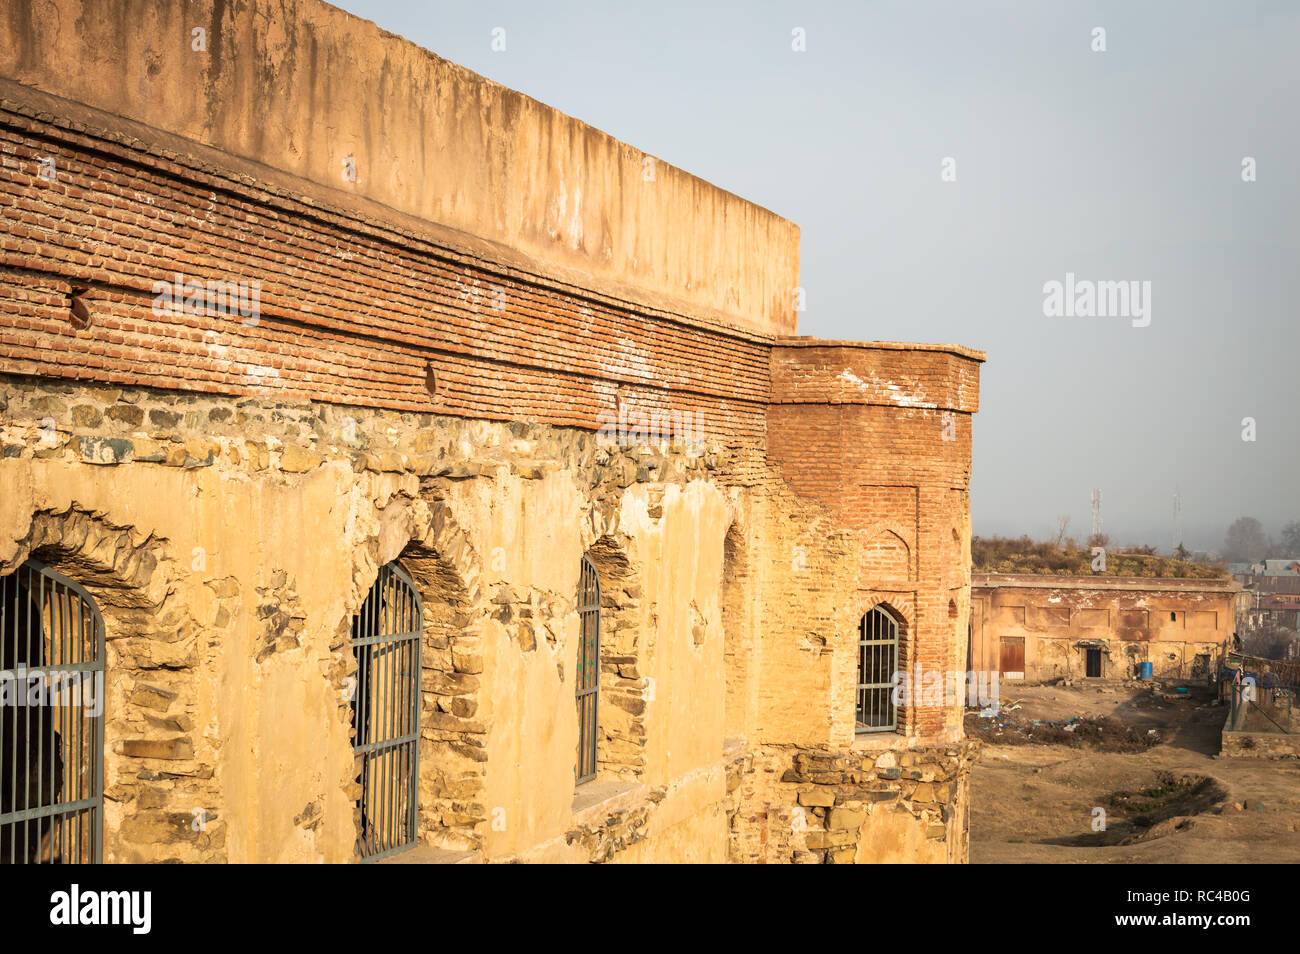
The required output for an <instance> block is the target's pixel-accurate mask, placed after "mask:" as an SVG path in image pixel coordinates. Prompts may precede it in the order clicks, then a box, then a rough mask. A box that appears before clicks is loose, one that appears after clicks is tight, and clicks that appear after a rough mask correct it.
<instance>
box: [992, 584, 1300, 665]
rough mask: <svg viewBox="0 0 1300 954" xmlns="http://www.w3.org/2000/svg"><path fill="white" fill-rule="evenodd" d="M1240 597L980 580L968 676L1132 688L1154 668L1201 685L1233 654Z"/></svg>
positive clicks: (1162, 588) (1234, 589)
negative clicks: (1143, 670) (1224, 654)
mask: <svg viewBox="0 0 1300 954" xmlns="http://www.w3.org/2000/svg"><path fill="white" fill-rule="evenodd" d="M1297 581H1300V577H1298V578H1297ZM1242 596H1243V590H1242V588H1241V586H1240V584H1238V583H1236V582H1235V581H1233V580H1231V579H1229V578H1221V579H1209V580H1206V579H1184V578H1178V579H1170V578H1152V577H1118V576H1109V577H1108V576H1048V575H1041V574H1005V573H976V574H974V575H973V576H972V579H971V624H970V668H971V669H972V670H975V671H981V670H994V669H996V670H997V671H998V672H999V673H1000V674H1001V677H1002V678H1003V679H1012V680H1014V679H1024V680H1026V681H1028V682H1045V681H1047V680H1050V679H1056V678H1059V677H1067V678H1080V677H1083V678H1107V679H1118V678H1129V677H1132V676H1135V675H1137V674H1138V673H1139V671H1140V666H1141V664H1142V663H1144V662H1149V663H1151V668H1152V671H1153V674H1154V675H1155V676H1156V677H1158V678H1165V679H1192V678H1200V677H1201V676H1202V675H1203V674H1204V673H1206V672H1208V670H1209V666H1210V665H1211V663H1212V662H1213V660H1214V658H1215V657H1216V656H1217V654H1218V653H1219V651H1220V650H1221V649H1223V648H1225V647H1227V648H1231V646H1232V640H1233V634H1234V633H1235V632H1236V629H1237V623H1238V619H1239V616H1240V613H1241V611H1242V610H1243V609H1244V601H1243V599H1242Z"/></svg>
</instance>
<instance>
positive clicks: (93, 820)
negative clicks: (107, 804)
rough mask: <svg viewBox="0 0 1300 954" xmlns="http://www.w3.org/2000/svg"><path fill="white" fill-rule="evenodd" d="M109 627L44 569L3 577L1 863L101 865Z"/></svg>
mask: <svg viewBox="0 0 1300 954" xmlns="http://www.w3.org/2000/svg"><path fill="white" fill-rule="evenodd" d="M103 712H104V620H103V617H102V616H100V613H99V608H98V607H97V606H96V605H95V601H94V599H93V598H92V597H91V595H90V594H89V593H87V592H86V591H85V590H84V589H83V588H82V587H80V586H78V585H77V584H76V583H74V582H72V581H71V580H69V579H67V578H66V577H63V576H60V575H59V574H58V573H55V572H54V571H53V570H51V569H49V568H48V567H46V566H45V565H44V564H42V563H40V562H39V561H37V560H28V561H27V562H26V563H24V564H23V565H22V566H20V567H19V568H18V569H17V570H16V571H15V572H14V573H12V574H10V575H9V576H5V577H0V862H3V863H6V864H32V863H35V864H41V863H83V864H85V863H89V864H96V863H98V862H99V861H100V860H101V857H102V850H103V826H104V716H103Z"/></svg>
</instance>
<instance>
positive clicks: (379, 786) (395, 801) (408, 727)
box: [352, 563, 424, 861]
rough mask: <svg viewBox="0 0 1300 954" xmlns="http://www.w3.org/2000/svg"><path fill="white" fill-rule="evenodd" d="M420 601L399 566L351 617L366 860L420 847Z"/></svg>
mask: <svg viewBox="0 0 1300 954" xmlns="http://www.w3.org/2000/svg"><path fill="white" fill-rule="evenodd" d="M423 632H424V627H423V614H422V610H421V606H420V594H419V593H418V592H417V591H416V589H415V584H414V583H412V582H411V578H410V577H409V576H407V575H406V572H405V571H404V570H403V569H402V568H401V567H400V566H398V565H397V564H396V563H389V564H388V565H387V566H384V567H382V568H381V569H380V570H379V576H378V578H376V580H375V584H374V586H372V587H371V588H370V593H369V595H368V596H366V599H365V602H364V603H362V604H361V609H360V610H359V611H358V612H357V615H356V616H354V617H353V618H352V651H353V653H354V654H355V655H356V658H357V675H356V680H357V682H356V689H355V692H354V694H353V697H352V728H353V731H354V736H353V747H354V749H353V750H354V751H355V753H356V754H357V755H358V756H360V758H361V774H360V775H359V776H357V781H358V782H359V783H360V785H361V798H360V799H359V800H358V807H359V808H360V810H361V821H360V826H361V827H360V833H359V836H358V839H357V850H358V852H359V854H360V856H361V860H362V861H373V860H375V859H377V858H383V857H385V856H387V855H392V854H396V853H397V852H399V851H404V850H406V849H407V848H411V847H413V846H414V845H415V839H416V824H417V813H418V810H419V777H420V771H419V769H420V644H421V643H422V642H423Z"/></svg>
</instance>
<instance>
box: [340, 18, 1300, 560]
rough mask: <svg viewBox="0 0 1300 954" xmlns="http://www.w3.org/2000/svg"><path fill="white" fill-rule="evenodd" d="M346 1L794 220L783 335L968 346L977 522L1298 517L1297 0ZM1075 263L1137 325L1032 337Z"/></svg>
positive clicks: (1145, 538) (1074, 327) (1167, 534)
mask: <svg viewBox="0 0 1300 954" xmlns="http://www.w3.org/2000/svg"><path fill="white" fill-rule="evenodd" d="M337 5H338V6H341V7H342V8H344V9H346V10H349V11H350V12H352V13H355V14H358V15H360V16H363V17H366V18H367V19H371V20H374V21H375V22H376V23H377V24H378V25H379V26H380V27H383V28H384V29H387V30H391V31H393V32H395V33H399V34H401V35H402V36H405V37H407V38H408V39H410V40H412V41H414V42H416V43H418V44H420V45H421V46H424V47H427V48H428V49H431V50H433V51H434V52H435V53H437V54H439V55H440V56H444V57H446V58H448V59H450V60H453V61H455V62H457V63H460V64H462V65H464V66H467V67H469V68H470V69H472V70H475V71H476V72H479V73H481V74H483V75H484V76H487V77H489V78H491V79H493V80H496V81H498V82H500V83H503V84H505V85H506V86H509V87H512V88H514V89H517V90H520V91H521V92H524V93H526V94H528V95H529V96H532V97H534V98H536V99H539V100H541V101H542V102H544V103H547V104H549V105H551V106H554V107H556V108H558V109H560V110H562V111H564V112H566V113H569V114H571V115H574V116H577V117H578V118H580V119H583V120H585V121H586V122H589V123H591V124H592V125H594V126H596V127H598V128H600V129H603V130H605V131H606V132H608V133H610V134H611V135H613V136H615V137H617V138H619V139H622V140H625V141H627V142H630V143H632V144H634V145H636V146H637V147H638V148H641V149H644V150H645V151H646V152H648V153H652V154H654V155H656V156H659V157H660V158H662V159H663V160H665V161H667V162H670V163H672V164H674V165H677V166H679V167H681V168H683V169H685V170H687V171H689V172H692V173H694V174H696V175H699V176H701V177H702V178H704V179H707V180H709V181H710V182H713V183H716V184H718V185H719V186H721V187H723V188H725V189H727V190H729V191H731V192H734V193H736V194H738V195H741V196H743V197H745V198H747V199H750V200H752V201H754V202H756V203H758V204H760V205H762V206H765V207H767V208H769V209H771V210H773V211H774V212H777V213H778V214H780V215H783V216H785V217H787V218H789V219H792V220H793V221H795V222H796V223H798V224H799V226H800V227H801V228H802V232H803V245H802V253H801V260H802V282H803V285H804V286H805V287H806V289H807V294H808V310H807V311H806V312H805V313H804V314H803V316H802V320H801V322H800V333H802V334H811V335H818V336H821V337H826V338H860V339H882V340H915V341H928V342H957V343H960V344H964V345H969V346H972V347H975V348H980V349H982V350H984V351H986V352H988V363H987V364H985V365H984V369H983V388H982V392H983V393H982V399H981V406H980V412H979V414H978V415H976V418H975V463H974V478H973V483H972V511H973V515H974V521H975V532H976V533H984V534H989V533H1009V534H1019V533H1030V534H1033V535H1045V534H1049V533H1054V532H1055V528H1056V524H1057V520H1058V518H1059V517H1061V516H1064V515H1069V516H1070V517H1071V524H1070V530H1071V532H1072V533H1073V532H1077V533H1078V534H1079V535H1081V536H1086V534H1087V533H1088V530H1089V525H1090V493H1091V490H1092V488H1093V487H1100V488H1101V489H1102V494H1103V501H1102V514H1103V520H1104V527H1103V529H1104V530H1105V531H1106V532H1107V533H1109V534H1110V535H1111V537H1112V539H1113V540H1114V542H1116V543H1129V542H1132V543H1144V542H1149V543H1152V544H1154V545H1156V546H1159V547H1161V548H1163V549H1167V548H1168V547H1170V546H1171V542H1172V536H1173V501H1172V498H1173V493H1174V491H1175V489H1178V490H1179V491H1180V492H1181V494H1182V510H1183V526H1184V539H1185V540H1186V542H1187V543H1188V545H1189V546H1192V547H1198V548H1199V547H1211V548H1213V547H1217V546H1219V545H1220V544H1221V542H1222V539H1223V531H1224V529H1225V528H1226V525H1227V524H1228V523H1229V522H1230V521H1231V520H1232V519H1234V518H1235V517H1237V516H1241V515H1250V516H1254V517H1257V518H1258V519H1259V520H1261V521H1262V522H1263V524H1264V526H1265V529H1266V530H1267V531H1268V532H1270V533H1271V534H1273V535H1274V536H1276V535H1277V532H1278V529H1279V528H1280V526H1281V524H1282V523H1284V522H1286V521H1288V520H1292V519H1300V481H1298V479H1297V478H1298V477H1300V413H1297V412H1298V411H1300V407H1297V404H1300V401H1298V400H1297V399H1298V397H1300V395H1298V393H1297V389H1296V387H1295V386H1294V382H1295V378H1296V373H1295V371H1296V368H1297V366H1298V365H1300V328H1298V327H1297V317H1298V316H1297V313H1296V309H1295V307H1294V302H1296V301H1297V297H1298V295H1300V277H1297V275H1298V273H1300V239H1298V238H1297V229H1300V201H1298V200H1300V184H1298V183H1297V172H1298V170H1300V102H1298V100H1300V52H1297V50H1300V3H1286V2H1266V3H1248V2H1232V3H1227V2H1220V3H1205V2H1187V0H1169V2H1153V0H1145V2H1142V3H1134V2H1131V0H1124V2H1114V3H1087V2H1073V0H1072V2H1069V3H1066V2H1061V3H1048V2H1022V3H1001V2H975V0H965V2H952V3H933V2H914V0H908V2H904V0H898V2H842V3H817V2H799V3H758V2H746V3H713V2H709V0H698V2H684V3H675V2H665V0H656V2H654V3H648V2H647V3H637V4H632V3H626V4H624V3H618V4H614V3H609V2H596V0H590V2H586V0H583V2H579V0H573V2H562V0H546V2H540V0H527V2H524V0H511V2H491V0H488V2H485V0H467V2H428V0H426V2H420V0H343V2H341V3H338V4H337ZM494 27H504V28H505V31H506V34H505V36H506V50H505V52H493V51H492V49H491V39H492V30H493V28H494ZM796 27H802V28H803V29H804V30H805V31H806V37H807V49H806V51H804V52H795V51H793V50H792V49H791V41H792V34H791V31H792V30H793V29H794V28H796ZM1096 27H1102V28H1104V30H1105V45H1106V50H1105V52H1094V51H1093V49H1092V46H1093V45H1094V43H1095V40H1094V33H1093V31H1094V28H1096ZM945 157H951V158H952V159H954V160H955V163H956V181H943V179H942V178H941V172H942V171H943V167H942V163H943V161H944V159H945ZM1244 157H1252V158H1253V159H1254V160H1255V163H1256V176H1257V179H1256V181H1254V182H1249V183H1247V182H1243V180H1242V160H1243V158H1244ZM1067 272H1073V273H1074V274H1075V275H1076V277H1077V279H1078V280H1093V281H1139V282H1142V281H1149V282H1150V283H1151V298H1150V315H1149V317H1150V324H1149V325H1148V326H1147V327H1135V326H1134V323H1133V321H1131V320H1127V319H1124V318H1087V317H1046V316H1045V315H1044V298H1045V295H1044V284H1045V283H1047V282H1050V281H1053V280H1055V281H1060V282H1062V283H1064V281H1065V276H1066V273H1067ZM1245 417H1253V418H1255V420H1256V422H1257V424H1256V426H1257V432H1256V437H1257V439H1256V440H1255V441H1254V442H1246V441H1243V440H1242V419H1243V418H1245Z"/></svg>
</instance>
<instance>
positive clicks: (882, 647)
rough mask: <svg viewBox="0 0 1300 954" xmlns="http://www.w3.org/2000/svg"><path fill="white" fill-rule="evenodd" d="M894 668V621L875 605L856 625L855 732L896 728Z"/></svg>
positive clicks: (885, 611) (896, 625)
mask: <svg viewBox="0 0 1300 954" xmlns="http://www.w3.org/2000/svg"><path fill="white" fill-rule="evenodd" d="M897 670H898V620H897V619H896V618H895V617H894V616H893V615H892V614H891V613H890V612H889V611H888V610H886V609H885V608H884V607H882V606H877V607H875V608H874V609H872V610H871V611H870V612H868V613H867V614H866V615H865V616H863V617H862V621H861V622H860V623H859V624H858V689H857V706H856V709H857V712H856V720H857V726H856V729H857V731H858V732H889V731H892V730H893V729H896V728H898V712H897V708H896V707H895V705H894V696H893V690H894V673H895V672H896V671H897Z"/></svg>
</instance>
